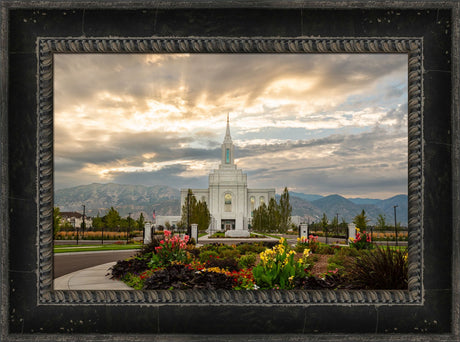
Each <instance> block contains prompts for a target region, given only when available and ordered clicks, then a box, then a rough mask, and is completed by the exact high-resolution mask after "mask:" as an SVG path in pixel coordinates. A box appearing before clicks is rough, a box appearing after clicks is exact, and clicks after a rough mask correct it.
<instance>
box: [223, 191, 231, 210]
mask: <svg viewBox="0 0 460 342" xmlns="http://www.w3.org/2000/svg"><path fill="white" fill-rule="evenodd" d="M224 203H225V205H224V210H225V211H226V212H231V211H232V195H231V194H225V196H224Z"/></svg>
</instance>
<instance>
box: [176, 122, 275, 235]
mask: <svg viewBox="0 0 460 342" xmlns="http://www.w3.org/2000/svg"><path fill="white" fill-rule="evenodd" d="M221 149H222V152H221V162H220V165H219V168H218V169H216V170H213V171H212V172H211V173H210V174H209V188H208V189H191V190H192V192H193V195H194V196H195V197H196V199H197V201H205V202H206V204H207V206H208V209H209V212H210V213H211V225H210V229H211V230H212V231H218V230H222V231H225V235H226V236H229V237H247V236H249V235H250V234H249V230H248V228H249V227H250V226H251V220H252V213H253V211H254V209H257V208H258V207H259V205H261V204H262V203H266V204H267V205H268V202H269V201H270V199H271V198H274V197H275V189H274V188H273V189H248V185H247V175H246V174H245V173H243V171H242V170H241V169H238V168H237V165H236V164H235V159H234V158H235V148H234V145H233V141H232V137H231V135H230V122H229V117H228V114H227V129H226V132H225V137H224V141H223V143H222V145H221ZM187 192H188V189H181V210H182V205H183V204H184V203H185V202H186V200H187ZM181 214H182V213H181Z"/></svg>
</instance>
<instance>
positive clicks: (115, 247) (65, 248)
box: [54, 244, 142, 253]
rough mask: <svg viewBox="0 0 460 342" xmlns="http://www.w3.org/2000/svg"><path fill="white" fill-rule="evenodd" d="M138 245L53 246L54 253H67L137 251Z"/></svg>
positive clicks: (139, 246)
mask: <svg viewBox="0 0 460 342" xmlns="http://www.w3.org/2000/svg"><path fill="white" fill-rule="evenodd" d="M141 247H142V245H140V244H129V245H115V244H110V245H65V246H54V253H69V252H94V251H118V250H125V249H139V248H141Z"/></svg>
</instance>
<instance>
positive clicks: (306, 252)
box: [303, 248, 310, 256]
mask: <svg viewBox="0 0 460 342" xmlns="http://www.w3.org/2000/svg"><path fill="white" fill-rule="evenodd" d="M303 255H304V256H309V255H310V250H309V249H308V248H305V249H304V250H303Z"/></svg>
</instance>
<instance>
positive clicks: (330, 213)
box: [311, 195, 408, 226]
mask: <svg viewBox="0 0 460 342" xmlns="http://www.w3.org/2000/svg"><path fill="white" fill-rule="evenodd" d="M311 203H312V204H313V205H314V206H315V207H317V208H318V209H319V210H320V211H321V212H322V213H326V216H327V217H328V219H329V221H331V220H332V218H333V217H334V216H335V215H336V214H337V213H338V214H339V221H341V220H342V218H344V219H345V221H347V222H352V221H353V218H354V217H355V216H356V215H358V214H359V213H361V211H362V210H363V209H364V211H365V212H366V216H367V218H368V219H369V220H370V222H369V224H376V223H377V217H378V216H379V214H382V215H384V216H385V219H386V221H387V224H394V209H393V206H394V205H398V208H397V212H396V218H397V220H398V222H401V224H402V225H404V226H406V225H407V207H408V205H407V195H398V196H394V197H391V198H389V199H386V200H377V202H375V203H376V204H369V203H372V201H365V200H364V201H361V204H360V203H354V202H353V201H352V200H350V199H346V198H345V197H342V196H340V195H330V196H326V197H323V198H320V199H318V200H316V201H313V202H311ZM321 215H322V214H321Z"/></svg>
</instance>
